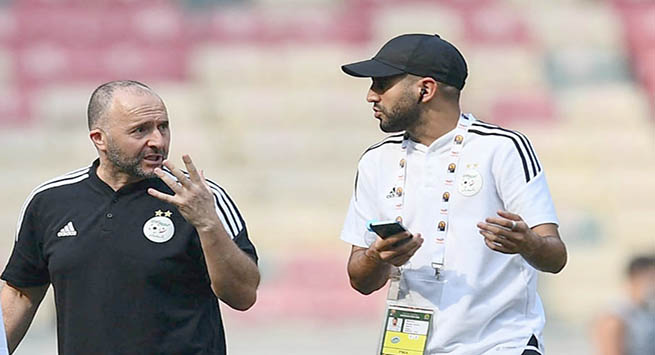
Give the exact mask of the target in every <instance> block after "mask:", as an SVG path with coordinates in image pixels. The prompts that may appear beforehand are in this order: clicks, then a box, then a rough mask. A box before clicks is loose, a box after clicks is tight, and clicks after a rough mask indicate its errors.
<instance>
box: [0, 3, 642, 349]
mask: <svg viewBox="0 0 655 355" xmlns="http://www.w3.org/2000/svg"><path fill="white" fill-rule="evenodd" d="M407 32H422V33H438V34H440V35H441V36H442V37H444V38H446V39H448V40H450V41H451V42H453V43H455V44H456V45H457V46H458V48H460V49H461V51H462V52H463V54H464V56H465V57H466V59H467V61H468V64H469V72H470V75H469V78H468V79H467V86H466V88H465V91H464V95H463V105H462V106H463V110H464V111H468V112H473V113H474V114H475V115H476V116H477V117H479V118H480V119H482V120H485V121H490V122H493V123H499V124H508V125H509V126H510V127H512V128H516V129H519V130H521V131H522V132H525V133H526V134H527V135H528V136H530V137H531V139H532V142H533V145H534V146H535V149H536V150H537V151H538V152H539V155H540V159H541V161H542V165H544V166H545V167H546V171H547V173H548V179H549V184H550V186H551V189H552V190H553V196H554V198H555V202H556V205H557V207H558V212H559V213H560V218H561V221H562V230H563V233H562V235H563V236H564V239H565V240H566V242H567V246H568V247H569V250H570V253H571V257H570V262H569V266H567V269H566V270H565V276H562V277H560V275H558V276H557V277H554V278H551V277H549V276H543V278H544V281H545V282H544V283H542V289H543V293H542V294H543V295H544V302H545V303H546V306H547V308H548V314H549V316H552V317H553V318H560V319H564V320H565V321H568V322H573V323H576V324H578V325H579V326H580V327H582V326H584V322H585V321H586V320H588V319H589V317H591V316H592V313H593V311H594V310H595V308H596V307H600V306H601V305H602V304H603V302H604V301H605V300H606V299H607V298H608V297H609V296H610V295H609V292H610V290H611V289H612V286H613V285H616V283H617V282H619V274H620V271H619V270H616V266H617V265H622V264H623V259H622V257H623V256H625V255H627V254H628V253H629V252H630V251H632V250H638V249H640V248H650V247H652V246H653V243H652V240H653V239H652V236H650V235H649V234H647V233H648V232H644V231H649V230H653V229H655V224H654V223H655V220H653V218H651V215H652V214H653V208H652V201H651V199H649V198H646V197H645V196H654V195H655V190H654V189H655V185H653V184H649V183H648V182H649V181H650V180H652V179H651V178H650V177H651V176H652V174H653V173H655V159H653V152H654V150H653V144H654V143H653V142H654V137H655V128H654V123H655V114H654V113H655V64H654V63H655V2H654V1H653V0H606V1H589V0H533V1H523V0H437V1H435V0H406V1H401V0H343V1H333V0H312V1H300V0H284V1H273V0H248V1H238V0H221V1H214V0H185V1H173V0H95V1H87V0H14V1H2V0H0V127H2V129H0V135H1V134H10V133H6V132H14V131H13V130H14V129H15V127H19V128H20V127H22V129H23V130H22V131H21V130H19V131H17V132H22V133H21V134H23V133H29V134H30V136H32V134H34V135H35V136H38V137H39V138H38V139H37V140H38V141H39V142H37V143H38V144H41V145H42V146H43V145H47V144H51V145H56V142H58V141H60V140H67V139H68V137H70V134H71V130H72V128H71V127H78V125H80V122H83V121H84V119H85V117H84V115H85V112H84V106H85V105H86V100H87V99H88V96H89V94H90V92H91V90H92V89H93V88H94V87H96V86H97V85H98V84H99V83H101V82H103V81H108V80H112V79H119V78H120V79H125V78H131V79H137V80H142V81H145V82H147V83H148V84H150V85H152V86H153V87H154V88H155V89H156V90H157V91H158V92H159V93H160V94H161V95H162V97H164V99H165V101H166V102H167V105H168V108H169V110H170V115H171V118H172V126H173V127H174V132H175V133H174V137H175V138H174V140H175V149H176V150H178V151H183V152H195V153H194V154H195V155H194V158H196V157H197V160H199V161H204V162H207V166H208V168H207V170H208V175H209V176H216V177H217V178H219V181H222V182H225V184H226V185H227V186H230V191H235V193H234V194H235V199H236V200H237V201H239V203H240V207H241V209H242V211H244V214H246V215H247V216H248V218H247V219H248V221H249V222H250V223H251V224H250V225H249V229H250V231H251V233H252V235H253V236H254V240H255V242H256V244H257V246H258V247H259V248H260V249H262V250H264V251H265V252H264V253H263V254H264V255H266V254H267V253H269V252H271V251H272V253H273V254H275V253H276V252H278V253H279V255H280V257H279V258H275V257H272V258H271V259H273V260H269V261H264V263H265V266H264V267H262V269H263V270H271V271H270V274H269V275H268V277H267V278H265V279H264V282H263V284H262V288H261V296H260V301H259V303H258V305H257V307H256V308H257V309H256V310H255V311H254V312H252V313H247V314H246V315H245V317H246V318H247V319H250V320H252V319H256V320H258V321H262V320H264V319H266V318H267V317H269V318H275V317H277V316H280V317H281V316H284V315H286V314H290V315H293V316H297V317H298V318H303V317H304V318H316V319H327V320H332V319H333V318H334V317H335V314H334V313H331V312H330V311H329V310H328V309H323V308H321V307H320V305H321V304H324V303H328V302H329V303H331V304H338V305H339V306H342V307H344V308H346V309H347V310H348V312H349V313H352V314H354V315H355V316H357V317H359V316H362V317H366V316H367V315H368V316H369V317H374V316H375V315H377V311H378V310H379V309H380V307H379V304H378V303H376V302H378V301H381V299H377V298H375V297H377V296H379V294H378V295H377V296H375V295H374V296H373V298H366V297H360V296H358V295H354V294H353V291H351V290H349V288H348V285H347V280H346V276H345V270H343V265H344V263H345V256H346V255H347V254H346V253H347V251H344V250H345V249H344V250H341V249H339V250H338V252H339V253H343V254H339V255H336V254H335V253H336V252H335V251H334V250H335V248H337V247H335V246H334V245H335V244H336V243H338V242H336V238H337V235H338V233H339V231H338V228H339V225H340V223H341V219H342V217H343V215H344V213H345V208H346V206H347V203H348V197H349V194H350V192H351V191H352V182H353V179H354V176H355V171H356V165H357V159H358V156H359V154H360V153H361V152H363V151H364V149H366V147H367V146H368V145H370V144H371V143H373V142H375V141H376V140H377V139H379V137H380V134H379V133H378V132H377V131H376V129H375V128H376V127H377V122H376V121H375V119H374V118H373V117H372V115H371V110H370V105H369V104H367V103H366V102H365V95H366V90H367V89H368V87H369V85H370V80H367V79H361V80H353V79H351V78H349V77H347V76H345V75H343V74H342V73H341V71H340V68H339V67H340V65H341V64H343V63H347V62H351V61H355V60H360V59H363V58H367V57H371V56H372V55H373V53H375V51H376V50H377V49H378V48H379V47H380V46H381V45H382V44H383V43H384V42H386V41H387V40H388V39H389V38H391V37H393V36H395V35H398V34H400V33H407ZM178 127H181V128H182V129H180V128H178ZM78 128H79V129H80V130H81V131H83V130H85V127H84V126H83V125H82V126H79V127H78ZM81 131H79V132H81ZM79 132H76V133H79ZM5 137H6V136H0V140H2V139H3V143H4V144H5V145H11V146H10V147H9V146H3V148H5V149H3V150H4V151H6V152H7V153H4V154H5V155H2V156H0V162H2V163H5V164H7V162H9V163H8V164H9V167H10V169H9V170H12V169H11V167H12V166H13V167H14V169H13V170H16V169H18V168H19V167H20V168H21V169H22V167H23V166H24V164H25V163H24V160H25V159H27V158H28V157H29V159H33V156H35V155H38V151H39V150H38V149H37V148H38V147H35V146H33V142H31V141H30V140H29V139H8V138H5ZM41 137H46V138H47V137H53V138H50V139H51V140H47V139H46V138H43V139H42V138H41ZM61 137H64V138H61ZM53 142H54V143H53ZM85 143H87V142H82V143H80V144H85ZM87 145H88V144H87ZM60 149H63V148H60ZM75 149H76V150H75V152H74V153H71V154H74V155H75V157H76V158H77V157H82V156H84V153H78V151H80V149H79V147H78V146H75ZM91 150H92V148H89V151H90V152H89V153H90V154H92V153H93V152H92V151H91ZM13 151H19V152H22V151H25V152H26V153H25V155H24V156H22V155H14V154H13V153H10V152H13ZM635 152H638V153H635ZM51 158H52V154H49V155H48V156H46V157H44V158H39V159H41V160H39V159H36V160H35V164H37V165H39V168H38V170H37V171H38V172H40V173H44V174H45V173H46V170H48V169H47V168H50V169H60V166H59V165H58V164H60V163H59V162H58V161H55V160H56V159H51ZM39 162H40V163H39ZM12 164H13V165H12ZM226 166H227V167H228V168H226ZM73 167H75V166H73ZM63 171H65V170H61V169H60V170H57V171H56V173H61V172H63ZM47 173H48V175H49V174H50V170H48V171H47ZM7 176H9V175H7ZM11 176H13V177H15V174H14V175H11ZM45 177H49V176H45ZM8 179H11V180H12V181H11V182H12V183H13V185H12V186H13V188H12V191H17V190H22V191H29V190H30V189H31V188H32V187H33V186H32V183H33V182H34V181H31V180H26V181H22V180H17V179H15V178H7V177H6V178H5V180H8ZM23 185H24V186H23ZM12 196H13V195H12ZM281 196H282V197H281ZM23 197H24V196H20V198H23ZM20 203H22V200H21V201H16V202H15V205H14V204H11V203H10V204H8V206H9V207H8V208H7V209H5V210H1V211H0V212H1V213H0V215H3V216H7V215H10V216H13V215H12V213H14V214H15V213H17V211H14V209H15V208H14V207H16V206H19V205H20ZM308 206H311V207H308ZM7 219H9V218H7ZM11 223H14V220H12V221H11ZM5 227H6V230H10V229H11V228H13V227H14V226H13V225H9V224H8V225H6V226H5ZM273 230H274V231H276V232H275V236H273V237H270V238H269V236H270V234H271V231H273ZM649 237H650V239H649ZM276 238H282V240H279V239H276ZM9 242H10V241H8V242H6V243H5V245H4V246H5V248H6V249H7V248H9V244H8V243H9ZM292 244H293V245H294V247H297V248H302V247H307V248H308V250H310V251H309V253H308V254H307V255H311V256H306V255H301V256H298V257H296V256H290V255H288V250H287V248H289V245H292ZM7 250H8V249H7ZM317 250H320V251H322V252H324V253H322V254H321V253H316V255H314V254H312V251H317ZM284 252H287V254H284ZM599 259H600V260H603V261H602V262H599V261H598V260H599ZM266 263H268V264H266ZM590 265H591V268H592V269H594V270H595V271H596V272H595V273H590V272H589V268H590ZM322 270H331V271H334V272H335V273H333V274H332V273H331V274H326V275H324V276H325V278H326V279H325V280H324V281H325V285H323V286H321V285H319V284H317V280H318V278H314V275H316V274H320V273H322ZM326 285H327V286H329V287H331V288H332V289H329V290H328V291H325V289H326V287H325V286H326ZM561 290H566V292H561ZM590 290H591V291H590ZM600 295H602V296H600ZM295 300H300V301H298V303H296V302H295ZM240 317H241V316H240ZM248 317H250V318H248ZM553 353H558V352H557V351H554V352H553ZM562 353H563V352H562Z"/></svg>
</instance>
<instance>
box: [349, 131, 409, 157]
mask: <svg viewBox="0 0 655 355" xmlns="http://www.w3.org/2000/svg"><path fill="white" fill-rule="evenodd" d="M404 137H405V133H398V134H394V135H391V136H389V137H387V138H385V139H383V140H382V141H380V142H377V143H375V144H373V145H372V146H370V147H368V148H367V149H366V150H365V151H364V153H362V155H361V156H362V157H363V156H364V155H365V154H366V153H368V152H370V151H371V150H373V149H377V148H380V147H381V146H383V145H385V144H401V143H402V142H403V139H404ZM360 159H361V157H360Z"/></svg>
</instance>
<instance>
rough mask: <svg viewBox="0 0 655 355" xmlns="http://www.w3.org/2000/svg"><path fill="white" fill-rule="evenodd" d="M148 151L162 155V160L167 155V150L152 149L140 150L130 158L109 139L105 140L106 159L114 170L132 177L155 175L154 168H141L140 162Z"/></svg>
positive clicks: (151, 176) (153, 176) (147, 177)
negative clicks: (149, 169) (148, 169)
mask: <svg viewBox="0 0 655 355" xmlns="http://www.w3.org/2000/svg"><path fill="white" fill-rule="evenodd" d="M150 153H156V154H161V155H163V158H164V159H163V160H165V159H166V158H167V157H168V152H165V151H161V150H159V149H153V150H152V151H151V152H146V151H142V152H141V153H139V155H137V156H136V157H133V158H130V157H127V155H126V154H125V153H123V151H121V149H120V148H119V147H118V146H117V145H116V144H114V143H113V142H112V141H111V140H109V141H108V142H107V159H108V160H109V162H110V163H111V164H112V165H113V166H114V168H115V169H114V170H115V171H117V172H120V173H124V174H127V175H129V176H131V177H134V178H139V179H151V178H156V177H157V175H156V174H155V172H154V170H153V171H151V172H147V171H145V170H143V167H142V166H141V162H142V161H143V159H144V158H145V156H146V155H147V154H150Z"/></svg>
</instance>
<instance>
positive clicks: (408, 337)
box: [382, 331, 427, 355]
mask: <svg viewBox="0 0 655 355" xmlns="http://www.w3.org/2000/svg"><path fill="white" fill-rule="evenodd" d="M426 341H427V336H425V335H417V334H407V333H401V332H394V331H386V332H385V334H384V343H383V345H382V355H423V350H424V349H425V343H426Z"/></svg>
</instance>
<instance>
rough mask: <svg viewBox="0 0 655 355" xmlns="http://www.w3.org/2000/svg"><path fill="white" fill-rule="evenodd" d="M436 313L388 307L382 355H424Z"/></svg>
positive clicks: (398, 306)
mask: <svg viewBox="0 0 655 355" xmlns="http://www.w3.org/2000/svg"><path fill="white" fill-rule="evenodd" d="M433 315H434V312H433V311H432V310H430V309H421V308H409V307H405V306H400V305H389V306H387V314H386V317H385V327H384V333H383V338H382V349H381V351H380V355H423V354H425V347H426V345H427V343H428V339H429V336H430V328H431V326H430V325H431V323H432V317H433Z"/></svg>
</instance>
